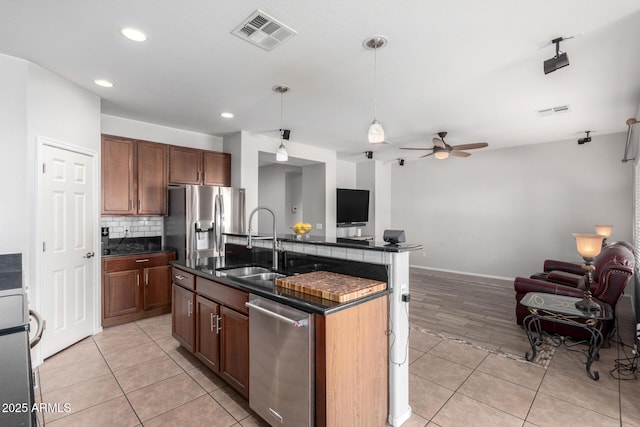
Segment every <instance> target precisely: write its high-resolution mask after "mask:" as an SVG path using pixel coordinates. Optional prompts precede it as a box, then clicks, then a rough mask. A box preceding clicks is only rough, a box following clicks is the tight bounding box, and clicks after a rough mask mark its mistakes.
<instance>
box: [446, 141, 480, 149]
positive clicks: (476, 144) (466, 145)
mask: <svg viewBox="0 0 640 427" xmlns="http://www.w3.org/2000/svg"><path fill="white" fill-rule="evenodd" d="M488 146H489V144H487V143H486V142H476V143H473V144H462V145H453V146H452V147H451V149H452V150H475V149H476V148H484V147H488Z"/></svg>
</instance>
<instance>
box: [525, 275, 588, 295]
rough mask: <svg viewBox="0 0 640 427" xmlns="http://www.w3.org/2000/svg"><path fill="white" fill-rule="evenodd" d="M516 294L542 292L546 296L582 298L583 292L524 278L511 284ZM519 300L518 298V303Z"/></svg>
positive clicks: (569, 287) (557, 284)
mask: <svg viewBox="0 0 640 427" xmlns="http://www.w3.org/2000/svg"><path fill="white" fill-rule="evenodd" d="M513 287H514V289H515V291H516V294H526V293H529V292H544V293H547V294H556V295H566V296H569V297H579V298H582V297H583V296H584V291H583V290H581V289H576V288H574V287H571V286H565V285H561V284H559V283H553V282H547V281H545V280H538V279H529V278H526V277H516V279H515V281H514V282H513ZM519 300H520V299H519V298H518V301H519Z"/></svg>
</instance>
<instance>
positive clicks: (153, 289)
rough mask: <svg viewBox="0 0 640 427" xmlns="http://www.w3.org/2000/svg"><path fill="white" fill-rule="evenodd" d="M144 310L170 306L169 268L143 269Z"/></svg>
mask: <svg viewBox="0 0 640 427" xmlns="http://www.w3.org/2000/svg"><path fill="white" fill-rule="evenodd" d="M143 305H144V307H143V308H144V309H145V310H151V309H154V308H161V307H169V306H170V305H171V266H170V265H161V266H158V267H149V268H145V269H144V304H143Z"/></svg>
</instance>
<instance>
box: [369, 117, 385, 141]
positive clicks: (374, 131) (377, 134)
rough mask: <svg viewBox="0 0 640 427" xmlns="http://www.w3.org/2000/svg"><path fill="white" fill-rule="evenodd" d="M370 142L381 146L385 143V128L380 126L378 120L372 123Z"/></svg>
mask: <svg viewBox="0 0 640 427" xmlns="http://www.w3.org/2000/svg"><path fill="white" fill-rule="evenodd" d="M368 136H369V142H370V143H372V144H379V143H381V142H384V128H383V127H382V125H381V124H380V122H379V121H378V120H376V119H373V122H371V126H369V134H368Z"/></svg>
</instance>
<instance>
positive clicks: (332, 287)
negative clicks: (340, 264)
mask: <svg viewBox="0 0 640 427" xmlns="http://www.w3.org/2000/svg"><path fill="white" fill-rule="evenodd" d="M276 285H277V286H281V287H283V288H287V289H293V290H294V291H298V292H302V293H305V294H309V295H314V296H318V297H321V298H324V299H328V300H331V301H336V302H347V301H353V300H355V299H358V298H362V297H365V296H367V295H370V294H373V293H376V292H380V291H383V290H385V289H387V284H386V283H385V282H380V281H376V280H370V279H363V278H361V277H353V276H347V275H345V274H338V273H330V272H328V271H314V272H312V273H305V274H298V275H296V276H287V277H281V278H278V279H276Z"/></svg>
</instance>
